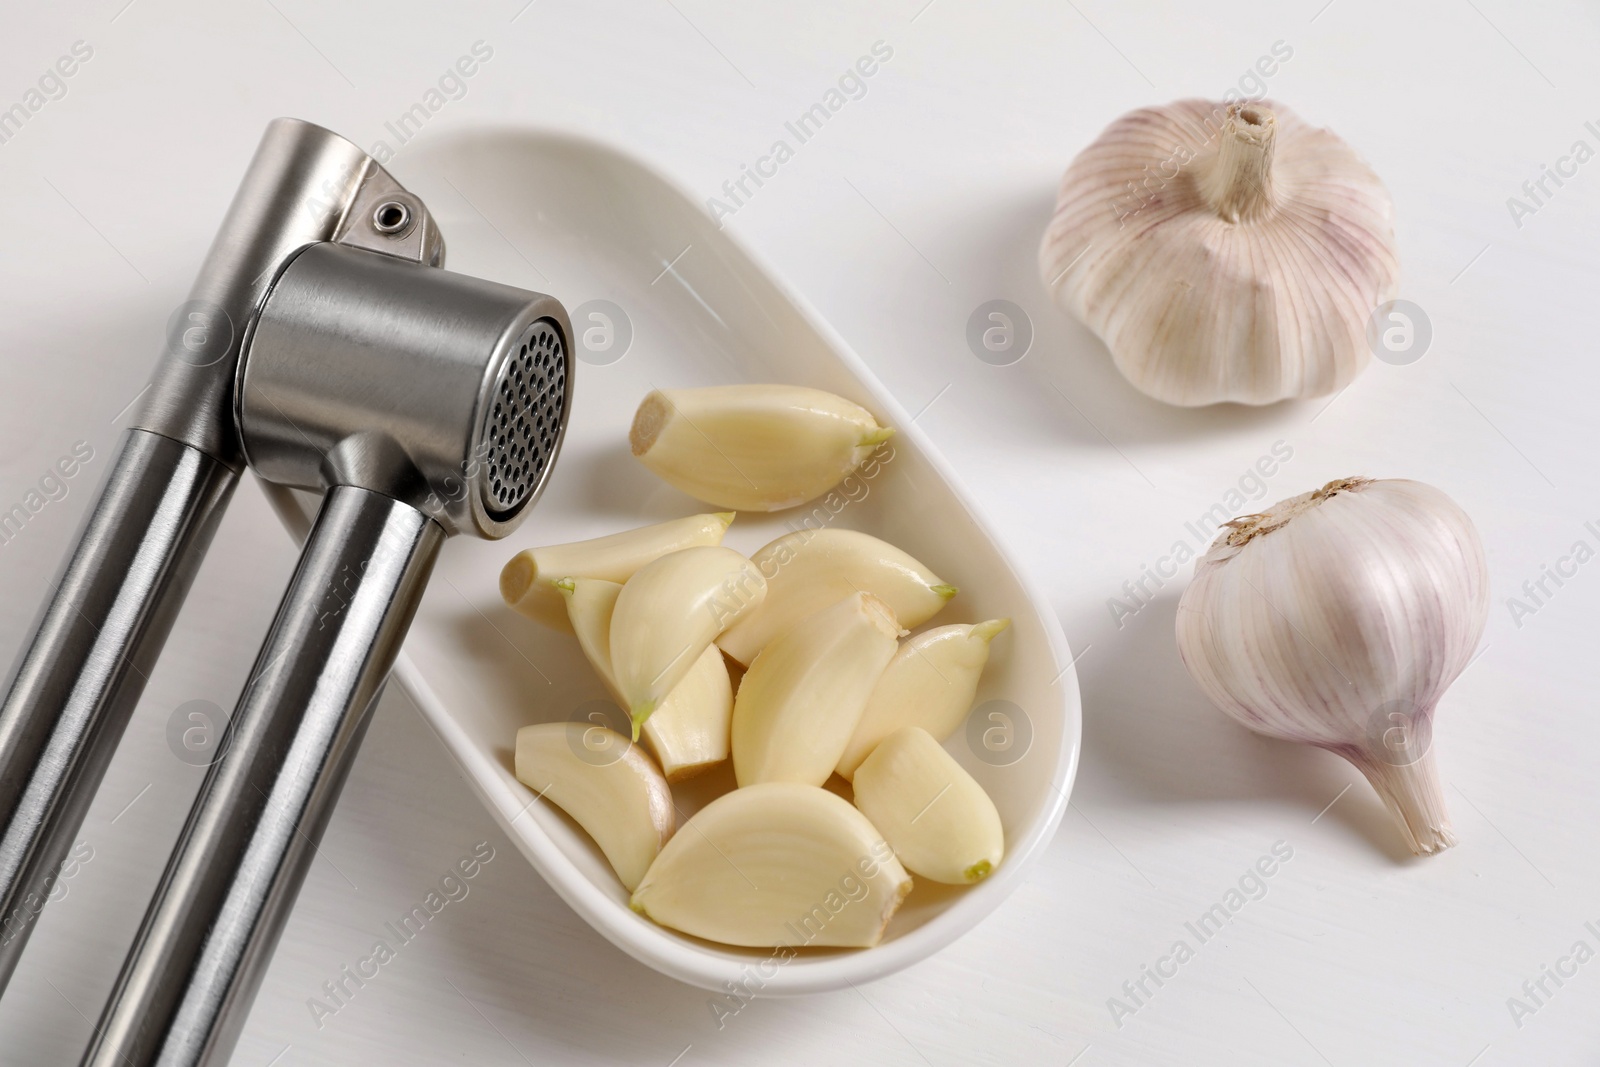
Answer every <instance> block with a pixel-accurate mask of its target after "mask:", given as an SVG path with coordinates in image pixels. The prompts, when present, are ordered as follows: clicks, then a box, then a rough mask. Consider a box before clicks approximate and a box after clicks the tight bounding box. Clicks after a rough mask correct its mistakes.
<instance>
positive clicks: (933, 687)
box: [834, 619, 1011, 779]
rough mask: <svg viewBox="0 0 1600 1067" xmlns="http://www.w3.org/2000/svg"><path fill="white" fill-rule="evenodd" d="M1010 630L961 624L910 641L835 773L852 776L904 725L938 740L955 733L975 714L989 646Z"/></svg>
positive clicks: (996, 624)
mask: <svg viewBox="0 0 1600 1067" xmlns="http://www.w3.org/2000/svg"><path fill="white" fill-rule="evenodd" d="M1010 625H1011V620H1010V619H990V620H989V621H988V622H980V623H978V624H977V625H975V626H972V625H968V624H966V623H959V624H957V625H955V626H940V627H939V628H937V629H934V630H929V631H927V632H926V633H920V634H918V635H917V636H915V637H913V638H910V639H909V640H907V641H906V642H905V643H904V644H903V645H901V646H900V651H898V652H896V653H895V656H894V659H892V660H890V661H889V666H888V667H887V668H885V669H884V672H883V676H882V677H881V678H879V679H878V684H877V685H876V686H875V687H874V688H873V690H872V696H871V697H870V698H868V700H867V707H866V710H865V711H863V712H862V713H861V721H860V722H859V723H857V724H856V730H855V733H854V734H852V735H851V737H850V743H849V744H848V745H846V746H845V750H844V755H842V756H840V757H839V764H838V766H837V767H836V768H834V769H835V770H837V771H838V772H839V774H840V775H841V776H843V777H844V778H847V779H848V778H851V777H853V776H854V775H855V772H856V768H857V767H859V766H860V765H861V761H862V760H864V759H866V758H867V753H869V752H871V751H872V750H873V748H875V747H876V746H877V744H878V742H880V741H882V740H883V739H884V738H885V737H888V736H889V735H890V734H892V733H894V732H895V731H896V730H898V729H900V728H901V727H902V726H920V727H922V728H923V729H924V730H926V731H928V733H930V734H931V735H933V739H934V740H935V741H943V740H944V739H945V738H947V737H949V736H950V735H951V734H953V733H955V731H956V728H957V727H958V726H960V725H961V721H962V720H963V719H965V718H966V717H967V712H969V711H971V710H972V698H973V695H974V694H975V693H977V691H978V679H979V678H980V677H981V676H982V675H983V667H984V664H986V663H988V662H989V642H990V641H993V640H994V638H995V635H996V634H998V633H1000V632H1001V631H1002V630H1004V629H1005V628H1006V627H1007V626H1010Z"/></svg>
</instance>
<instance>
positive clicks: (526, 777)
mask: <svg viewBox="0 0 1600 1067" xmlns="http://www.w3.org/2000/svg"><path fill="white" fill-rule="evenodd" d="M516 774H517V781H519V782H521V783H522V784H523V785H525V786H527V787H528V788H529V789H532V790H533V791H534V792H535V793H537V794H539V795H540V796H541V797H543V798H544V799H546V800H548V801H550V802H551V803H552V804H555V805H556V806H557V807H559V808H560V809H561V810H562V811H564V812H566V813H567V814H568V815H570V816H572V818H573V820H574V821H575V822H577V824H578V825H579V826H581V827H583V829H584V831H585V832H586V833H588V835H589V836H590V837H592V838H594V843H595V844H596V845H599V846H600V851H601V852H603V853H605V857H606V860H607V861H608V862H610V864H611V869H612V870H614V871H616V872H617V877H618V878H620V879H621V880H622V884H623V885H624V886H625V887H626V888H627V889H628V890H629V892H632V891H633V889H634V888H635V887H637V886H638V885H639V882H640V880H641V879H643V878H644V876H645V872H646V871H647V870H649V868H650V865H651V864H652V863H653V862H654V861H655V859H656V856H657V855H659V854H660V852H661V848H662V846H663V845H665V844H666V843H667V841H668V839H669V838H671V837H672V828H673V825H674V823H675V822H676V820H675V818H674V816H673V807H672V792H671V790H669V789H668V788H667V782H666V779H664V778H662V777H661V772H660V771H658V770H656V767H655V764H653V763H651V762H650V757H649V756H646V755H645V754H644V752H642V751H641V750H640V749H639V747H638V746H637V745H630V744H629V743H628V740H627V738H625V737H623V736H622V735H621V734H619V733H616V732H615V731H612V730H607V729H606V728H605V727H603V726H591V725H589V724H587V723H581V722H546V723H539V724H538V725H536V726H524V727H523V728H522V729H520V730H518V731H517V751H516Z"/></svg>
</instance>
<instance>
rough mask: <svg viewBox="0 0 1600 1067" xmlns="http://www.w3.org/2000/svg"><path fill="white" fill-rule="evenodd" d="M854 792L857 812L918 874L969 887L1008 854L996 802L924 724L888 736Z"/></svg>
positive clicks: (868, 762)
mask: <svg viewBox="0 0 1600 1067" xmlns="http://www.w3.org/2000/svg"><path fill="white" fill-rule="evenodd" d="M855 791H856V792H855V796H856V807H858V808H860V809H861V813H862V814H863V815H865V816H866V817H867V818H868V819H869V820H871V822H872V825H873V826H876V827H877V828H878V829H879V830H882V831H883V836H884V839H885V840H887V841H888V842H889V846H890V847H891V848H893V849H894V854H895V855H896V856H897V857H899V859H900V862H901V863H903V864H905V866H906V869H907V870H909V871H911V872H912V873H913V874H918V875H921V876H922V877H924V878H928V879H931V880H932V881H935V882H944V883H947V884H949V885H968V884H970V883H972V882H977V881H981V880H982V879H983V878H985V877H986V876H987V875H988V874H989V872H990V871H992V870H994V869H995V868H996V867H998V866H999V865H1000V858H1001V857H1002V856H1003V855H1005V847H1006V846H1005V832H1004V831H1003V830H1002V829H1001V826H1000V813H999V812H998V811H997V810H995V806H994V801H992V800H990V799H989V794H988V793H985V792H984V791H983V786H981V785H979V784H978V783H977V781H976V780H974V779H973V777H972V775H970V774H968V773H967V772H966V770H965V769H964V768H963V767H962V766H961V764H959V763H957V762H956V761H955V757H953V756H951V755H950V753H948V752H946V751H945V750H944V749H943V748H941V747H940V745H939V742H937V741H935V740H934V739H933V737H932V735H930V734H929V733H928V731H926V730H924V729H922V728H921V727H918V726H907V727H905V728H903V729H900V730H896V731H895V732H894V733H892V734H890V735H889V736H888V737H886V738H884V739H883V741H882V742H881V743H880V744H879V745H878V746H877V747H876V748H874V749H873V750H872V754H871V755H869V756H868V757H867V758H866V759H865V760H863V761H862V763H861V766H860V767H859V768H858V769H857V770H856V777H855Z"/></svg>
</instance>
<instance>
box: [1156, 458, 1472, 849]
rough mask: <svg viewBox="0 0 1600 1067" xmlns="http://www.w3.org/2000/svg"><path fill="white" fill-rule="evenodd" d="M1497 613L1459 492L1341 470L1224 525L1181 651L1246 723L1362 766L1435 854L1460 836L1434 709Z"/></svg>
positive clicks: (1215, 699) (1195, 590)
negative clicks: (1440, 760)
mask: <svg viewBox="0 0 1600 1067" xmlns="http://www.w3.org/2000/svg"><path fill="white" fill-rule="evenodd" d="M1488 615H1489V575H1488V568H1487V564H1486V562H1485V559H1484V553H1483V545H1482V542H1481V541H1480V540H1479V538H1478V532H1477V529H1476V528H1475V527H1474V526H1473V524H1472V520H1471V519H1470V518H1469V517H1468V516H1467V513H1466V512H1464V511H1462V510H1461V508H1460V507H1459V506H1458V505H1457V504H1456V503H1455V501H1453V500H1451V499H1450V498H1449V497H1448V496H1446V495H1445V494H1444V493H1442V492H1440V491H1439V490H1438V489H1435V488H1433V487H1432V486H1430V485H1425V484H1423V483H1422V482H1415V481H1410V480H1407V479H1403V478H1386V479H1381V480H1376V481H1374V480H1371V479H1367V478H1343V479H1340V480H1338V481H1334V482H1329V483H1328V484H1327V485H1325V486H1323V487H1322V488H1321V489H1317V490H1315V491H1313V492H1310V493H1303V494H1301V495H1300V496H1296V497H1291V498H1290V499H1288V500H1284V501H1280V502H1279V503H1277V504H1275V505H1273V506H1272V507H1271V508H1269V509H1267V510H1266V511H1265V512H1263V513H1261V514H1258V515H1245V516H1242V517H1241V518H1237V519H1234V520H1233V521H1232V522H1229V523H1227V524H1226V526H1225V528H1224V529H1223V530H1222V532H1221V533H1220V534H1219V536H1218V537H1217V539H1216V541H1215V542H1213V543H1212V545H1211V548H1210V549H1209V550H1208V551H1207V552H1206V554H1205V555H1204V556H1202V557H1201V558H1200V560H1199V561H1198V562H1197V563H1196V564H1195V572H1194V580H1193V581H1192V582H1190V583H1189V587H1188V588H1187V589H1185V590H1184V592H1183V596H1182V598H1181V599H1180V600H1179V601H1178V618H1177V638H1178V652H1179V654H1180V655H1181V656H1182V658H1183V664H1184V666H1185V667H1186V668H1187V669H1188V671H1189V674H1190V676H1191V677H1192V678H1193V679H1194V680H1195V682H1196V683H1198V684H1199V686H1200V688H1201V689H1202V690H1204V691H1205V694H1206V695H1207V696H1208V697H1210V698H1211V701H1212V703H1214V704H1216V705H1217V707H1219V708H1221V709H1222V710H1223V711H1224V712H1226V713H1227V714H1228V715H1230V716H1232V717H1233V718H1234V719H1237V720H1238V721H1239V722H1241V723H1243V724H1244V725H1245V726H1248V727H1249V728H1250V729H1252V730H1255V731H1256V732H1257V733H1262V734H1266V735H1267V736H1268V737H1276V738H1280V739H1282V740H1285V741H1298V742H1300V743H1302V744H1308V745H1315V746H1317V747H1318V748H1324V749H1327V750H1329V751H1331V752H1335V753H1337V754H1338V755H1340V756H1343V757H1344V758H1345V759H1347V760H1349V761H1350V762H1351V763H1353V764H1355V766H1356V767H1357V768H1358V769H1360V771H1361V772H1362V773H1363V774H1364V775H1366V777H1367V780H1368V781H1370V782H1371V783H1372V786H1373V788H1374V789H1376V790H1377V792H1378V795H1379V796H1380V797H1382V798H1383V801H1384V804H1385V805H1386V806H1387V807H1388V808H1389V810H1390V812H1391V813H1392V814H1393V815H1394V817H1395V820H1396V822H1397V823H1398V824H1399V826H1400V828H1401V830H1402V831H1403V832H1404V834H1405V837H1406V841H1407V843H1408V844H1409V845H1410V846H1411V848H1412V851H1414V852H1417V853H1430V852H1437V851H1439V850H1440V849H1444V848H1448V847H1449V846H1451V845H1453V844H1455V842H1456V838H1455V834H1454V833H1453V832H1452V830H1451V828H1450V818H1449V815H1448V814H1447V813H1446V810H1445V803H1444V794H1443V790H1442V789H1441V787H1440V784H1439V776H1438V771H1437V769H1436V767H1435V764H1434V760H1433V751H1432V744H1431V742H1432V737H1433V716H1434V710H1435V708H1436V707H1437V706H1438V703H1439V698H1440V697H1441V696H1443V695H1444V692H1445V690H1446V689H1447V688H1448V687H1449V685H1450V683H1451V682H1453V681H1455V679H1456V676H1457V675H1459V674H1460V673H1461V672H1462V671H1463V670H1464V669H1466V666H1467V664H1468V663H1470V662H1471V660H1472V656H1473V652H1474V650H1475V649H1476V648H1477V644H1478V639H1479V638H1480V637H1481V636H1482V635H1483V628H1484V624H1485V622H1486V621H1487V619H1488Z"/></svg>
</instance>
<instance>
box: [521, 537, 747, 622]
mask: <svg viewBox="0 0 1600 1067" xmlns="http://www.w3.org/2000/svg"><path fill="white" fill-rule="evenodd" d="M732 522H733V512H731V511H724V512H720V513H718V514H715V515H689V516H687V517H685V518H682V519H672V520H669V521H667V522H658V523H656V524H655V525H654V526H641V527H640V528H639V529H637V530H624V531H623V532H621V533H614V534H607V535H606V536H605V537H596V538H593V539H591V540H588V541H573V542H571V543H569V544H564V545H547V546H545V547H543V548H530V549H526V550H524V551H522V552H518V553H517V554H516V555H515V556H512V557H511V561H510V562H509V563H507V564H506V565H505V568H504V569H503V570H501V572H500V595H501V596H502V597H504V598H505V602H506V603H507V604H509V605H510V606H511V607H513V608H515V609H516V610H517V611H518V612H520V613H521V614H523V615H526V616H527V617H528V618H530V619H533V620H534V621H536V622H542V623H544V624H545V625H546V626H548V627H550V628H551V629H555V630H566V629H568V621H567V609H566V606H565V605H564V604H562V602H561V594H560V592H559V591H558V590H557V589H556V588H555V583H556V582H557V581H559V580H561V579H562V578H604V579H605V580H607V581H610V582H625V581H627V580H628V579H629V578H630V577H632V575H633V572H634V571H636V570H638V569H639V568H640V567H643V566H644V565H645V564H646V563H649V562H650V561H651V560H656V559H660V558H661V557H662V556H664V555H666V554H667V553H668V552H676V551H678V550H679V549H682V548H692V547H694V546H695V545H718V544H721V543H722V535H723V534H724V533H726V532H727V530H728V525H729V524H730V523H732Z"/></svg>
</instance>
